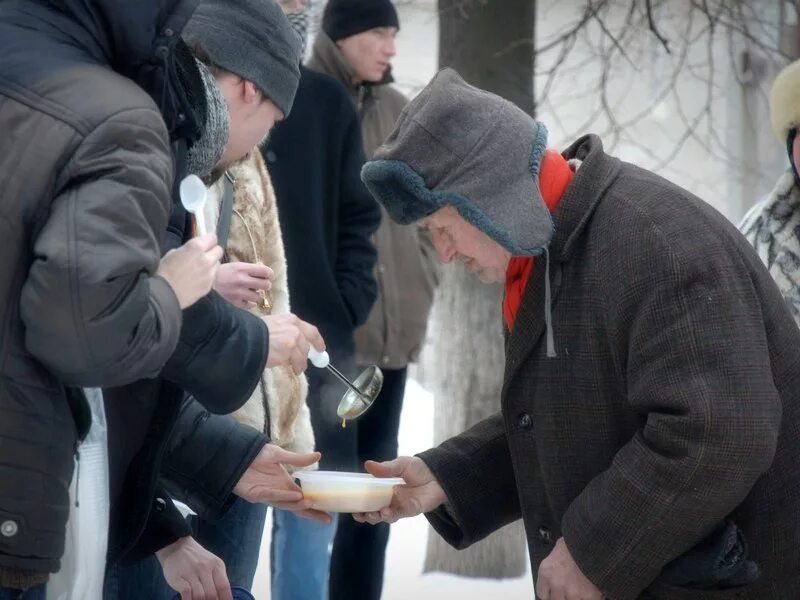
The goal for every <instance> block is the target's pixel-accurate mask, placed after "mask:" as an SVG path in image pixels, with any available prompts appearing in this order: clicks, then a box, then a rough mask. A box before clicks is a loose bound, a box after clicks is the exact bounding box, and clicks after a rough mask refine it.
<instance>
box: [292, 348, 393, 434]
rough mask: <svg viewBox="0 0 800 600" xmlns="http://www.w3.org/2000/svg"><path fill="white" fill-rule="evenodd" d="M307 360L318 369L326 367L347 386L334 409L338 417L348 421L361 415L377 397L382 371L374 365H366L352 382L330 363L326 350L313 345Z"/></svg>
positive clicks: (381, 381)
mask: <svg viewBox="0 0 800 600" xmlns="http://www.w3.org/2000/svg"><path fill="white" fill-rule="evenodd" d="M308 360H310V361H311V364H312V365H314V366H315V367H317V368H318V369H328V370H329V371H330V372H331V373H333V374H334V375H335V376H336V378H337V379H339V381H341V382H342V383H344V384H345V385H346V386H347V387H348V388H349V389H348V390H347V392H346V393H345V395H344V396H342V399H341V400H340V401H339V407H338V408H337V410H336V414H337V415H339V418H340V419H346V420H348V421H350V420H353V419H357V418H358V417H360V416H361V415H363V414H364V413H365V412H367V410H368V409H369V407H370V406H372V404H373V402H375V398H377V397H378V394H380V392H381V388H382V387H383V372H382V371H381V370H380V369H379V368H378V367H376V366H374V365H373V366H371V367H367V368H366V369H365V370H364V372H363V373H361V375H359V376H358V377H357V378H356V380H355V383H354V382H352V381H350V380H349V379H348V378H347V377H345V376H344V375H343V374H342V372H341V371H339V369H337V368H336V367H334V366H333V365H332V364H331V359H330V356H329V355H328V353H327V352H319V351H317V350H316V349H314V348H313V347H312V348H309V350H308Z"/></svg>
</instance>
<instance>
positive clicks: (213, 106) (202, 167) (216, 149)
mask: <svg viewBox="0 0 800 600" xmlns="http://www.w3.org/2000/svg"><path fill="white" fill-rule="evenodd" d="M196 63H197V68H198V69H199V71H200V77H201V78H202V80H203V87H204V88H205V93H206V106H207V110H206V125H205V128H203V133H202V134H201V136H200V139H199V140H197V141H196V142H195V143H194V144H193V145H192V146H191V147H190V148H189V152H188V155H187V157H186V173H190V174H192V175H197V176H198V177H200V178H201V179H205V178H206V177H208V176H209V175H210V174H211V172H212V171H213V170H214V167H216V166H217V163H218V162H219V159H220V158H222V153H223V152H225V146H226V145H227V143H228V136H229V135H230V116H229V114H228V105H227V104H226V103H225V98H224V97H223V96H222V91H221V90H220V89H219V86H217V80H216V79H215V78H214V76H213V75H212V74H211V71H209V70H208V67H206V66H205V65H204V64H203V63H201V62H200V61H196Z"/></svg>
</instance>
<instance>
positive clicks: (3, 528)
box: [0, 520, 19, 538]
mask: <svg viewBox="0 0 800 600" xmlns="http://www.w3.org/2000/svg"><path fill="white" fill-rule="evenodd" d="M18 532H19V525H17V522H16V521H10V520H9V521H3V524H2V525H0V533H1V534H3V537H7V538H10V537H14V536H15V535H17V533H18Z"/></svg>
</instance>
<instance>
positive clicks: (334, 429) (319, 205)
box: [262, 4, 380, 600]
mask: <svg viewBox="0 0 800 600" xmlns="http://www.w3.org/2000/svg"><path fill="white" fill-rule="evenodd" d="M283 7H284V11H285V12H287V13H288V14H289V18H290V20H291V21H292V23H293V24H294V25H295V29H296V30H297V31H298V34H300V35H302V36H303V37H304V35H305V32H306V31H307V23H306V21H307V18H308V11H307V10H301V11H298V10H297V9H298V7H297V6H291V5H287V4H284V5H283ZM304 41H305V39H304ZM300 71H301V77H300V87H299V88H298V90H297V97H296V98H295V104H294V107H293V109H292V114H291V115H290V116H289V118H288V119H287V120H286V121H284V122H282V123H280V124H278V126H276V127H275V129H274V131H273V132H272V134H271V135H270V138H269V140H268V142H267V144H266V145H265V146H264V147H263V152H262V153H263V156H264V158H265V160H266V163H267V167H268V168H269V171H270V175H271V176H272V182H273V185H274V186H275V193H276V196H277V202H278V207H279V209H280V210H279V211H278V214H279V217H280V221H281V229H282V231H283V236H284V237H283V239H284V244H285V248H286V260H287V264H288V273H289V293H290V296H291V298H292V309H293V310H294V311H295V312H296V313H297V315H298V316H300V317H301V318H303V319H306V320H308V321H310V322H312V323H315V324H316V325H317V326H318V327H319V329H320V331H321V333H322V335H323V336H324V338H325V342H326V344H327V348H328V352H329V354H330V356H331V360H332V362H333V364H335V365H337V367H338V368H340V369H344V370H345V371H346V372H348V373H349V374H351V375H353V374H354V372H355V361H354V355H355V341H354V332H355V329H356V327H358V326H360V325H362V324H363V323H365V322H366V320H367V317H368V316H369V312H370V310H371V308H372V305H373V303H374V301H375V298H376V297H377V284H376V282H375V277H374V275H373V269H374V268H375V262H376V259H377V253H376V250H375V247H374V246H373V244H372V240H371V238H372V235H373V234H374V233H375V231H376V229H377V227H378V225H379V223H380V209H379V207H378V204H377V202H375V200H374V199H373V198H372V196H371V195H370V194H369V192H368V191H367V189H366V187H364V184H363V183H362V182H361V179H360V172H361V167H362V166H363V164H364V152H363V148H362V141H361V124H360V122H359V119H358V116H357V114H356V111H355V108H354V107H353V104H352V102H351V100H350V98H349V95H348V93H347V90H346V89H345V88H344V87H343V86H342V85H341V84H340V83H338V82H337V81H336V80H334V79H333V78H331V77H329V76H327V75H323V74H321V73H317V72H315V71H311V70H309V69H306V68H304V67H301V69H300ZM308 378H309V394H308V400H307V401H308V405H309V409H310V411H311V422H312V425H313V429H314V436H315V438H316V448H317V450H319V451H321V452H322V456H323V458H322V461H321V463H320V468H322V469H329V470H330V469H333V470H344V471H353V470H356V469H357V468H358V464H359V463H360V461H359V460H358V448H357V443H358V429H359V428H358V422H355V423H353V424H348V426H347V428H345V429H343V428H342V424H341V420H340V419H339V417H338V416H337V414H336V408H337V405H338V402H339V400H340V398H341V397H342V394H343V393H344V390H343V389H342V386H341V384H340V383H339V382H338V381H337V380H335V379H332V378H331V377H330V375H329V374H328V373H327V371H324V370H317V369H311V370H309V371H308ZM348 518H349V517H348ZM335 528H336V524H335V523H331V524H325V523H320V522H314V521H309V520H308V519H303V518H301V517H300V516H298V515H297V514H296V513H291V512H287V511H281V510H276V511H275V512H274V514H273V532H272V559H271V566H272V587H271V593H272V597H273V598H274V600H291V599H293V598H307V599H308V600H312V599H314V598H320V599H322V598H325V597H326V595H327V586H328V568H329V561H330V558H329V556H330V554H329V550H328V548H329V547H330V543H331V541H332V539H333V535H334V533H335ZM351 550H353V551H356V550H355V549H351Z"/></svg>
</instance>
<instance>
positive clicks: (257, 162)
mask: <svg viewBox="0 0 800 600" xmlns="http://www.w3.org/2000/svg"><path fill="white" fill-rule="evenodd" d="M229 173H230V175H231V176H232V177H233V179H234V181H235V183H234V202H233V211H234V212H233V215H232V217H231V228H230V234H229V237H228V244H227V246H226V249H225V251H226V254H227V257H228V259H229V260H230V261H234V262H247V263H262V264H265V265H267V266H269V267H271V268H272V269H273V271H275V278H274V280H273V282H272V289H271V290H270V292H269V293H268V294H267V295H266V296H267V297H266V302H262V303H260V304H259V306H257V307H255V308H253V309H252V312H253V313H254V314H256V315H258V316H260V317H264V316H266V315H269V314H282V313H288V312H290V310H291V308H290V304H289V285H288V280H287V274H286V257H285V255H284V248H283V238H282V236H281V229H280V224H279V222H278V208H277V205H276V202H275V192H274V190H273V187H272V182H271V181H270V178H269V174H268V173H267V168H266V166H265V164H264V160H263V159H262V157H261V153H260V152H256V151H254V152H252V153H251V155H250V157H249V158H248V159H247V160H245V161H243V162H241V163H240V164H238V165H236V166H235V167H232V168H231V169H230V170H229ZM223 191H224V182H223V181H218V182H217V183H216V184H215V185H214V186H212V188H211V189H210V190H209V192H210V199H211V200H210V202H214V201H216V203H217V205H219V200H220V199H221V198H222V194H223ZM307 394H308V382H307V380H306V377H305V375H295V373H294V371H292V369H291V368H290V367H274V368H271V369H265V370H264V375H263V376H262V378H261V383H260V385H259V386H258V387H256V390H255V391H254V392H253V395H252V396H251V397H250V399H249V400H248V401H247V403H246V404H245V405H244V406H243V407H242V408H240V409H239V410H238V411H236V412H235V413H234V415H233V416H234V417H235V418H236V419H237V420H238V421H239V422H240V423H244V424H245V425H250V426H251V427H255V428H256V429H258V430H259V431H263V432H264V433H266V434H267V435H269V437H270V439H271V440H272V443H274V444H277V445H278V446H280V447H282V448H285V449H287V450H291V451H292V452H311V451H313V450H314V433H313V430H312V428H311V415H310V413H309V410H308V405H307V404H306V396H307Z"/></svg>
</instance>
